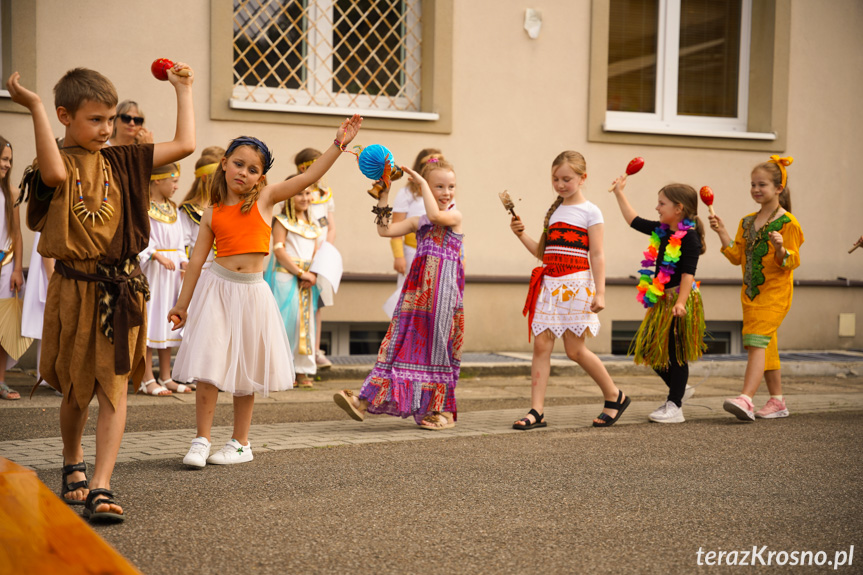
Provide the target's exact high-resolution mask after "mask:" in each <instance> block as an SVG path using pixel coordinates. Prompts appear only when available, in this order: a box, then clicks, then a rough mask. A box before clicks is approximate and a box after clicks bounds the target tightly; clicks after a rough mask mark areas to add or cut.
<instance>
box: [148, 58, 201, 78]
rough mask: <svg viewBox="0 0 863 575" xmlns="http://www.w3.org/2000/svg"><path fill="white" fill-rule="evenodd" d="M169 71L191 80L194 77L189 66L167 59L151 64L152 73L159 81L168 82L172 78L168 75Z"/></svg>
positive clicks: (157, 60)
mask: <svg viewBox="0 0 863 575" xmlns="http://www.w3.org/2000/svg"><path fill="white" fill-rule="evenodd" d="M169 71H170V72H173V73H174V74H175V75H177V76H181V77H184V78H191V77H192V76H193V75H194V73H193V72H192V69H191V68H190V67H189V66H188V64H184V63H183V62H177V63H174V62H171V61H170V60H168V59H167V58H158V59H156V60H154V61H153V63H152V64H150V72H151V73H152V74H153V77H154V78H156V79H157V80H161V81H163V82H167V81H168V78H169V77H170V76H169V75H168V72H169Z"/></svg>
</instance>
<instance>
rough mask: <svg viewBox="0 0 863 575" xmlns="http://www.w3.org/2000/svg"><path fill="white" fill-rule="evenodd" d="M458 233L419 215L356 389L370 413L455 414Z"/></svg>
mask: <svg viewBox="0 0 863 575" xmlns="http://www.w3.org/2000/svg"><path fill="white" fill-rule="evenodd" d="M462 237H463V236H462V234H456V233H454V232H453V231H452V229H451V228H447V227H442V226H435V225H432V223H431V222H429V220H428V218H427V217H426V216H422V217H421V218H420V222H419V231H417V252H416V256H415V257H414V261H413V264H412V265H411V269H410V271H409V272H408V276H407V277H406V278H405V283H404V286H403V287H402V293H401V295H400V296H399V303H398V306H397V308H396V312H395V314H394V315H393V319H392V321H391V322H390V327H389V329H388V330H387V335H386V337H384V340H383V342H381V348H380V351H378V360H377V363H375V367H374V369H373V370H372V372H371V373H370V374H369V376H368V377H367V378H366V381H365V383H364V384H363V387H362V389H361V390H360V399H365V400H366V401H368V402H369V407H368V412H369V413H386V414H388V415H398V416H400V417H408V416H410V415H412V416H413V417H414V419H415V420H416V422H417V423H419V422H420V421H422V419H423V417H425V415H426V414H427V413H429V412H432V411H439V412H452V413H453V415H454V416H455V415H456V405H455V386H456V384H457V383H458V376H459V370H460V368H461V348H462V344H463V343H464V303H463V299H464V266H463V265H462V261H461V257H460V255H461V247H462Z"/></svg>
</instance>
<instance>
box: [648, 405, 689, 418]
mask: <svg viewBox="0 0 863 575" xmlns="http://www.w3.org/2000/svg"><path fill="white" fill-rule="evenodd" d="M647 418H648V419H650V421H653V422H655V423H683V422H684V421H686V420H685V419H684V418H683V409H681V408H679V407H677V406H676V405H675V404H674V402H673V401H666V402H665V403H663V404H662V405H660V406H659V409H657V410H656V411H654V412H653V413H651V414H650V415H648V416H647Z"/></svg>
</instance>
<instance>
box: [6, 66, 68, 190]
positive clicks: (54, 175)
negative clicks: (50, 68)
mask: <svg viewBox="0 0 863 575" xmlns="http://www.w3.org/2000/svg"><path fill="white" fill-rule="evenodd" d="M20 79H21V75H20V74H19V73H18V72H13V73H12V75H11V76H9V80H8V81H7V82H6V89H7V90H9V95H10V96H11V97H12V101H13V102H15V103H16V104H20V105H22V106H24V107H25V108H27V109H28V110H30V115H31V116H32V117H33V131H34V133H35V134H36V160H37V161H38V162H39V171H40V172H41V174H42V182H43V183H44V184H45V185H46V186H48V187H50V188H53V187H56V186H59V185H60V184H62V183H63V182H64V181H66V166H65V165H64V164H63V158H62V157H61V156H60V150H58V149H57V142H55V141H54V133H53V132H52V131H51V124H50V122H49V121H48V113H47V112H46V111H45V106H43V105H42V98H40V97H39V95H38V94H36V93H35V92H31V91H30V90H28V89H27V88H25V87H24V86H22V85H21V84H20V82H19V80H20Z"/></svg>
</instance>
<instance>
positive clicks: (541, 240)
mask: <svg viewBox="0 0 863 575" xmlns="http://www.w3.org/2000/svg"><path fill="white" fill-rule="evenodd" d="M562 203H563V196H557V199H556V200H554V202H552V204H551V207H550V208H548V211H547V212H546V213H545V221H544V222H543V223H542V235H541V236H540V237H539V244H537V246H536V254H535V255H536V257H537V259H540V260H541V259H542V256H543V255H545V242H546V240H547V239H548V221H549V220H550V219H551V215H552V214H553V213H554V211H555V210H556V209H557V207H558V206H559V205H560V204H562Z"/></svg>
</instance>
